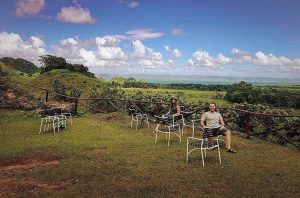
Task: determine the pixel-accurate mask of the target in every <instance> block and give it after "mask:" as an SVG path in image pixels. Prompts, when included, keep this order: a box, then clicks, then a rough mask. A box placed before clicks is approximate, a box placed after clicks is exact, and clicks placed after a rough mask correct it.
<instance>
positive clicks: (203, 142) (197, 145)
mask: <svg viewBox="0 0 300 198" xmlns="http://www.w3.org/2000/svg"><path fill="white" fill-rule="evenodd" d="M213 141H214V142H216V144H215V145H214V146H209V144H208V138H195V137H188V138H187V142H186V161H187V162H188V161H189V154H190V153H191V152H193V151H196V150H200V151H201V157H202V165H203V167H204V158H206V151H207V150H213V149H215V148H217V149H218V154H219V162H220V164H221V163H222V161H221V154H220V145H219V138H218V137H216V138H214V139H213ZM190 147H192V149H190Z"/></svg>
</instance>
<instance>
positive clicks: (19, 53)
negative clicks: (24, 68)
mask: <svg viewBox="0 0 300 198" xmlns="http://www.w3.org/2000/svg"><path fill="white" fill-rule="evenodd" d="M44 47H45V43H44V41H43V40H41V39H40V38H38V37H35V36H31V37H30V38H29V39H28V40H27V41H24V40H23V39H22V38H21V36H20V35H19V34H15V33H7V32H2V33H0V57H5V56H8V57H13V58H23V59H26V60H29V61H32V62H33V63H34V64H37V65H39V61H38V59H39V56H41V55H44V54H45V53H46V50H45V48H44Z"/></svg>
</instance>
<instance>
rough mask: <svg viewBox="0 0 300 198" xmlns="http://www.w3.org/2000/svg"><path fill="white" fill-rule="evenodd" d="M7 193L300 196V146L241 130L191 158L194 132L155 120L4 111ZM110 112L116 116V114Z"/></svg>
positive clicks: (2, 163)
mask: <svg viewBox="0 0 300 198" xmlns="http://www.w3.org/2000/svg"><path fill="white" fill-rule="evenodd" d="M0 115H1V116H0V126H1V127H0V129H1V133H0V142H1V144H0V177H1V181H0V187H1V189H2V190H1V192H0V197H10V196H14V197H33V196H35V197H82V196H85V197H220V196H221V197H299V196H300V188H299V186H300V180H299V177H300V172H299V169H300V153H299V152H298V151H294V150H291V149H289V148H285V147H282V146H278V145H275V144H271V143H266V142H263V141H259V140H256V139H245V138H243V137H239V136H238V135H233V147H234V148H236V149H237V151H238V152H237V153H236V154H230V153H227V152H226V151H225V149H224V148H223V147H222V150H221V156H222V164H220V163H219V162H218V156H217V152H215V151H209V152H208V153H207V158H206V160H205V163H206V166H205V167H204V168H203V167H202V162H201V154H200V152H194V153H192V154H191V155H190V162H189V163H187V162H186V155H185V152H186V137H187V136H188V135H190V131H189V132H188V133H185V136H184V137H183V139H182V143H179V141H178V138H176V137H174V136H172V139H171V144H170V147H168V146H167V142H166V140H165V136H164V135H159V136H158V142H157V143H156V144H154V135H153V133H152V130H153V127H154V126H151V128H142V129H138V131H135V130H133V129H131V128H130V124H129V118H126V117H124V116H122V115H115V114H111V115H103V116H99V115H97V116H96V115H94V116H91V115H87V116H86V117H80V118H74V120H73V125H72V126H71V125H68V128H67V130H62V131H61V132H59V133H57V134H55V135H53V134H52V133H42V134H40V135H39V134H38V131H39V126H40V119H39V118H38V117H36V116H35V114H34V113H30V112H27V113H24V112H19V111H14V112H10V111H5V112H3V111H2V112H1V113H0ZM109 117H111V118H113V120H110V119H109Z"/></svg>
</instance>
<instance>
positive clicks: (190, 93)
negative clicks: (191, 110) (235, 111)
mask: <svg viewBox="0 0 300 198" xmlns="http://www.w3.org/2000/svg"><path fill="white" fill-rule="evenodd" d="M125 91H126V93H127V94H128V95H134V94H136V93H137V92H139V91H141V92H143V93H145V94H160V95H181V96H183V98H184V99H185V101H186V102H187V103H191V104H198V103H199V101H200V102H201V103H209V102H215V103H216V104H218V105H221V106H229V105H230V103H229V102H228V101H226V100H222V99H214V98H213V97H214V96H215V95H216V92H215V91H200V90H175V89H144V88H125ZM219 93H221V94H223V95H224V94H225V92H219Z"/></svg>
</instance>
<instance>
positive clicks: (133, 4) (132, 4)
mask: <svg viewBox="0 0 300 198" xmlns="http://www.w3.org/2000/svg"><path fill="white" fill-rule="evenodd" d="M139 5H140V3H139V2H137V1H132V2H130V3H129V4H128V7H130V8H136V7H138V6H139Z"/></svg>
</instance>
